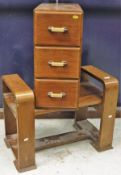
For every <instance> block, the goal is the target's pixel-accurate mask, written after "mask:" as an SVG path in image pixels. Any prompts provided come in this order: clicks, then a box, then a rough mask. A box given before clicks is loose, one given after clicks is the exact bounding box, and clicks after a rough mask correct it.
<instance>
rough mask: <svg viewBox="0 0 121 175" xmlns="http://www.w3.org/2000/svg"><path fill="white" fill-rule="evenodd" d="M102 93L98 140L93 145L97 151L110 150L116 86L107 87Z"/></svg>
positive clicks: (116, 95)
mask: <svg viewBox="0 0 121 175" xmlns="http://www.w3.org/2000/svg"><path fill="white" fill-rule="evenodd" d="M104 93H105V94H104V99H103V106H102V116H101V123H100V133H99V140H98V143H97V144H96V145H95V147H96V148H97V150H98V151H104V150H107V149H110V148H112V140H113V131H114V122H115V115H116V107H117V99H118V86H114V85H112V86H110V87H109V86H107V87H105V92H104Z"/></svg>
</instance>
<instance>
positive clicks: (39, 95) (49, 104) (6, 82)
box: [2, 4, 118, 171]
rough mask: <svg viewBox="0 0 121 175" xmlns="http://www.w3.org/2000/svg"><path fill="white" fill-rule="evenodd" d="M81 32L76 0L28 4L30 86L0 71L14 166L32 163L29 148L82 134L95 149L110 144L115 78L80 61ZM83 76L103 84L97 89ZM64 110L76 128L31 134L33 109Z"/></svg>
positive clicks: (39, 111)
mask: <svg viewBox="0 0 121 175" xmlns="http://www.w3.org/2000/svg"><path fill="white" fill-rule="evenodd" d="M82 33H83V10H82V9H81V7H80V6H79V5H77V4H59V5H58V6H57V5H56V4H41V5H39V6H38V7H37V8H36V9H35V10H34V90H32V89H30V87H28V86H27V84H26V83H25V82H24V81H23V80H22V79H21V78H20V76H19V75H17V74H12V75H4V76H3V77H2V83H3V103H4V116H5V142H6V144H7V146H8V147H11V148H12V150H13V153H14V155H15V158H16V160H15V161H14V163H15V166H16V168H17V169H18V171H26V170H31V169H33V168H35V167H36V165H35V150H42V149H45V148H50V147H54V146H59V145H63V144H66V143H72V142H75V141H80V140H84V139H90V140H91V142H92V145H93V146H94V147H95V148H96V149H97V150H98V151H103V150H107V149H110V148H112V139H113V129H114V119H115V113H116V105H117V97H118V81H117V79H116V78H115V77H113V76H111V75H109V74H108V73H106V72H104V71H102V70H100V69H98V68H96V67H94V66H91V65H89V66H81V54H82ZM97 59H98V58H97ZM89 77H92V78H94V79H96V80H98V81H99V82H100V83H101V84H102V85H103V89H102V91H100V89H99V88H97V87H96V85H95V84H92V83H91V82H90V78H89ZM90 106H91V107H92V106H93V107H94V108H99V109H101V113H100V119H101V122H100V128H99V129H97V128H96V127H95V126H93V125H92V124H91V123H90V122H89V121H88V120H87V117H86V114H87V112H88V107H90ZM65 110H73V111H74V112H75V115H74V117H75V123H74V126H75V128H76V131H75V129H74V131H72V132H68V133H63V134H60V135H56V136H50V137H45V138H39V139H35V123H34V121H35V117H36V115H38V114H39V115H42V114H45V113H46V114H50V113H53V112H57V111H59V112H60V111H65ZM79 110H80V111H81V112H80V117H78V115H77V113H78V112H79ZM40 158H41V157H40ZM80 164H81V162H80Z"/></svg>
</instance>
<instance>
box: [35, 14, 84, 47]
mask: <svg viewBox="0 0 121 175" xmlns="http://www.w3.org/2000/svg"><path fill="white" fill-rule="evenodd" d="M82 21H83V14H81V13H78V14H72V13H65V14H63V13H53V12H51V13H49V12H46V13H44V12H43V13H42V12H38V13H37V12H35V14H34V42H35V44H36V45H50V46H53V45H54V46H80V45H81V42H82V28H83V27H82V25H83V24H82V23H83V22H82Z"/></svg>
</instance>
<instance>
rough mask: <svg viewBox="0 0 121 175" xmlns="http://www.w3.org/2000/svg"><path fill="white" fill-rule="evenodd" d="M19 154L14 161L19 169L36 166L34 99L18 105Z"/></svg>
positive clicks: (25, 169) (24, 169)
mask: <svg viewBox="0 0 121 175" xmlns="http://www.w3.org/2000/svg"><path fill="white" fill-rule="evenodd" d="M17 111H18V117H17V121H16V122H17V132H18V138H17V144H18V155H17V159H16V161H15V162H14V163H15V166H16V168H17V169H18V171H20V172H22V171H27V170H31V169H34V168H36V166H35V125H34V121H35V120H34V103H33V101H32V100H27V101H26V100H25V101H24V102H22V103H21V102H20V103H19V104H18V106H17Z"/></svg>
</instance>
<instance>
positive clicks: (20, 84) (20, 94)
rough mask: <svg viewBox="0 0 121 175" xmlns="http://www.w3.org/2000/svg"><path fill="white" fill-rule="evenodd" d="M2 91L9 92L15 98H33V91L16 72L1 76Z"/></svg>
mask: <svg viewBox="0 0 121 175" xmlns="http://www.w3.org/2000/svg"><path fill="white" fill-rule="evenodd" d="M2 81H3V93H5V92H6V93H7V92H11V93H12V94H13V96H14V97H15V98H16V99H21V100H22V99H23V100H29V99H30V98H32V99H33V100H34V94H33V91H32V90H31V89H30V88H29V86H28V85H27V84H26V83H25V82H24V81H23V80H22V79H21V78H20V76H19V75H17V74H11V75H4V76H2Z"/></svg>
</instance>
